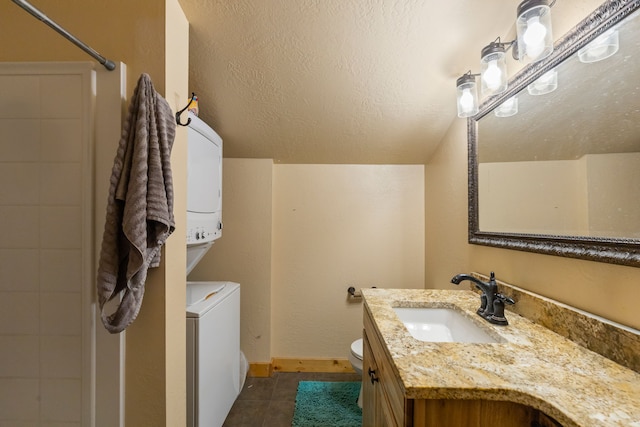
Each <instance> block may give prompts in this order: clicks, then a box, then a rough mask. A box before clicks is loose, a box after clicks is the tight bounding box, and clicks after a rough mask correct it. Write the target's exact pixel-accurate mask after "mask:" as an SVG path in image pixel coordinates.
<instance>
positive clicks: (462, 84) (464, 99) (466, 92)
mask: <svg viewBox="0 0 640 427" xmlns="http://www.w3.org/2000/svg"><path fill="white" fill-rule="evenodd" d="M456 91H457V98H458V117H460V118H465V117H471V116H473V115H475V114H477V113H478V88H477V85H476V79H475V77H474V76H471V75H469V74H465V75H464V76H462V77H460V78H459V79H458V81H457V82H456Z"/></svg>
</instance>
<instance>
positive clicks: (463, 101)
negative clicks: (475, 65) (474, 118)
mask: <svg viewBox="0 0 640 427" xmlns="http://www.w3.org/2000/svg"><path fill="white" fill-rule="evenodd" d="M460 107H461V108H462V111H463V112H464V113H469V112H471V111H473V107H474V102H473V94H472V93H471V89H469V88H466V89H463V90H462V95H460Z"/></svg>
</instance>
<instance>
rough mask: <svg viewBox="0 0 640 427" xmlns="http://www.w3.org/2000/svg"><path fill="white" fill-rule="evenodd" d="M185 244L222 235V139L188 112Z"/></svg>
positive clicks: (210, 239) (205, 240)
mask: <svg viewBox="0 0 640 427" xmlns="http://www.w3.org/2000/svg"><path fill="white" fill-rule="evenodd" d="M189 119H191V122H190V123H189V126H188V129H187V135H188V143H189V147H188V150H187V151H188V159H187V161H188V168H187V244H188V245H189V244H195V243H203V242H209V241H213V240H215V239H218V238H219V237H221V236H222V139H221V138H220V136H219V135H218V134H217V133H216V132H215V131H214V130H213V129H211V128H210V127H209V126H207V124H206V123H204V122H203V121H202V120H200V119H199V118H198V117H196V116H194V115H193V114H192V113H189Z"/></svg>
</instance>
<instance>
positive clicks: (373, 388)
mask: <svg viewBox="0 0 640 427" xmlns="http://www.w3.org/2000/svg"><path fill="white" fill-rule="evenodd" d="M362 347H363V364H362V366H363V370H364V372H363V382H362V406H363V407H362V425H363V427H395V426H396V422H395V419H394V418H393V414H392V412H391V408H390V407H389V402H388V400H387V397H386V396H385V392H384V389H383V387H382V386H381V384H380V377H379V369H378V365H377V363H376V360H375V357H374V356H373V352H372V351H371V344H370V343H369V340H368V338H367V334H366V332H365V333H363V346H362Z"/></svg>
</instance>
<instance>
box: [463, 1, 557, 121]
mask: <svg viewBox="0 0 640 427" xmlns="http://www.w3.org/2000/svg"><path fill="white" fill-rule="evenodd" d="M555 2H556V0H522V1H521V2H520V4H519V5H518V9H517V16H518V18H517V20H516V34H517V37H516V39H515V40H513V41H511V42H507V43H503V42H501V41H500V37H498V38H497V39H496V40H495V41H493V42H491V43H489V44H488V45H487V46H485V47H484V48H483V49H482V51H481V53H480V67H481V70H480V74H471V71H469V72H468V73H466V74H463V75H462V76H461V77H460V78H458V80H457V81H456V88H457V99H458V117H461V118H465V117H471V116H474V115H475V114H477V113H478V104H479V102H478V93H477V85H476V79H475V77H476V76H478V75H479V76H480V83H481V92H482V95H483V96H489V95H496V94H500V93H502V92H504V91H505V90H507V85H508V76H507V62H506V52H507V51H508V50H509V49H510V48H512V47H513V51H512V55H513V58H514V59H516V60H520V61H524V60H528V61H539V60H541V59H543V58H546V57H547V56H549V55H550V54H551V53H552V52H553V33H552V31H551V7H552V6H553V5H554V4H555ZM545 76H546V75H545ZM545 76H542V77H541V78H540V79H538V81H537V82H534V83H532V84H531V85H529V88H528V89H529V93H531V94H532V95H542V94H544V93H549V92H552V91H553V90H555V89H556V87H557V86H558V76H557V73H555V70H554V72H553V74H552V75H549V76H547V78H545ZM514 102H515V112H513V110H511V109H507V106H506V105H505V106H504V108H505V110H504V112H503V113H502V114H509V115H513V114H516V113H517V111H518V107H517V100H514ZM511 106H513V104H512V105H511ZM507 111H508V112H509V113H507ZM497 114H498V113H497ZM500 117H508V116H507V115H503V116H500Z"/></svg>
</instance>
